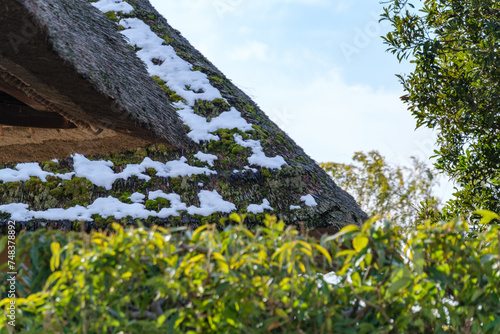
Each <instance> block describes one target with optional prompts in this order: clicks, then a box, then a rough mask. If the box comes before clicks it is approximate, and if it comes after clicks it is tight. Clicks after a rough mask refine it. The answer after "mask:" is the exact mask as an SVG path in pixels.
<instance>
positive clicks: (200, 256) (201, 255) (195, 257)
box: [187, 254, 205, 263]
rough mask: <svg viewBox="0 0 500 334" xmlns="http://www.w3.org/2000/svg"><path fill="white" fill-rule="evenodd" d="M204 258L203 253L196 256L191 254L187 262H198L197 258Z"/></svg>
mask: <svg viewBox="0 0 500 334" xmlns="http://www.w3.org/2000/svg"><path fill="white" fill-rule="evenodd" d="M204 258H205V254H198V255H196V256H193V257H192V258H190V259H189V260H188V261H187V263H193V262H198V260H201V259H204Z"/></svg>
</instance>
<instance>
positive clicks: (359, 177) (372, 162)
mask: <svg viewBox="0 0 500 334" xmlns="http://www.w3.org/2000/svg"><path fill="white" fill-rule="evenodd" d="M352 159H353V163H352V164H340V163H333V162H328V163H323V164H321V167H322V168H323V169H324V170H325V171H326V172H327V173H329V174H330V175H331V176H332V177H333V179H334V180H335V182H336V183H337V184H338V185H339V186H340V187H341V188H342V189H344V190H346V191H347V192H348V193H349V194H351V195H353V196H354V198H355V199H356V201H357V202H358V204H359V205H360V206H361V208H362V209H363V210H365V212H366V213H367V214H368V216H370V217H374V216H376V215H387V214H389V215H390V216H391V218H392V219H394V220H395V221H398V222H401V223H410V222H413V221H415V220H416V219H417V217H419V216H420V217H421V216H422V215H425V216H424V217H422V218H431V217H429V215H432V217H434V216H436V215H437V209H438V205H439V201H438V200H437V199H435V198H434V197H433V196H432V188H433V186H435V185H436V184H437V179H436V177H435V176H434V175H433V174H432V172H431V170H430V169H429V168H428V167H427V166H426V165H425V163H423V162H421V161H419V160H417V159H416V158H412V165H411V167H401V166H391V165H390V164H389V163H387V161H386V160H385V158H384V157H383V156H382V155H380V153H379V152H377V151H371V152H369V153H368V154H366V153H363V152H356V153H355V154H354V156H353V158H352Z"/></svg>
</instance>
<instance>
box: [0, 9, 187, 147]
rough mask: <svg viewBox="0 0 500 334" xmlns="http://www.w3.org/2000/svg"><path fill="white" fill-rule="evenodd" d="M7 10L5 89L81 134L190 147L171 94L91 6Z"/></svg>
mask: <svg viewBox="0 0 500 334" xmlns="http://www.w3.org/2000/svg"><path fill="white" fill-rule="evenodd" d="M2 4H3V6H2V7H3V8H2V10H1V11H0V45H1V46H2V47H0V84H1V85H4V86H7V87H10V89H11V90H15V91H17V92H18V93H19V94H22V95H24V96H26V98H27V99H31V100H32V101H33V102H34V103H37V104H40V105H42V106H43V107H45V108H46V109H48V110H49V111H50V112H56V113H58V114H60V115H62V116H63V117H64V118H65V119H67V120H68V121H70V122H71V123H74V124H75V125H77V126H78V127H80V128H86V129H91V130H93V131H94V132H100V130H101V129H111V130H115V131H118V132H121V133H126V134H128V135H131V136H136V137H140V138H156V139H158V140H160V141H165V142H168V143H169V144H171V145H172V146H174V147H184V146H186V145H187V143H188V140H187V138H186V137H185V131H184V128H183V125H182V123H181V122H180V120H179V118H178V115H177V114H176V112H175V110H174V109H173V107H172V106H171V104H170V102H169V100H168V98H167V96H166V94H165V93H164V92H163V91H162V90H161V89H160V88H159V87H158V85H157V84H156V83H155V82H154V80H153V79H151V78H150V77H149V76H148V74H147V70H146V69H145V65H144V64H143V63H142V62H141V61H140V60H139V59H138V58H137V57H136V56H135V53H134V51H133V50H131V48H130V46H129V45H127V43H126V42H125V41H124V39H123V37H122V36H121V35H120V34H119V32H118V30H117V27H116V25H115V24H113V22H111V21H109V20H108V19H107V18H106V17H104V16H102V15H101V13H100V12H99V11H98V10H97V9H95V8H93V7H92V6H91V5H90V4H89V3H88V2H87V1H83V0H76V1H64V2H61V1H52V0H40V1H39V0H37V1H32V0H5V1H2ZM24 102H26V101H24ZM0 123H1V120H0ZM54 139H56V138H54ZM21 153H22V152H21Z"/></svg>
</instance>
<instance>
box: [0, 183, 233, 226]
mask: <svg viewBox="0 0 500 334" xmlns="http://www.w3.org/2000/svg"><path fill="white" fill-rule="evenodd" d="M135 194H138V193H135ZM135 194H134V195H135ZM138 195H142V194H138ZM132 196H133V195H132ZM132 196H131V199H132ZM142 196H144V195H142ZM137 197H140V196H137ZM144 197H145V196H144ZM148 197H149V199H151V200H155V199H157V198H160V197H161V198H165V199H167V200H168V201H170V207H169V208H162V209H161V210H160V212H156V211H151V210H147V209H146V208H145V206H144V204H142V203H133V204H127V203H123V202H121V201H120V200H119V199H118V198H115V197H112V196H108V197H100V198H97V199H96V200H95V201H94V203H92V204H90V205H89V206H88V207H83V206H80V205H77V206H74V207H71V208H68V209H62V208H53V209H48V210H46V211H33V210H29V206H28V204H23V203H11V204H4V205H0V212H5V213H9V214H10V215H11V219H12V220H15V221H28V220H31V219H47V220H53V221H60V220H83V221H92V215H99V216H101V217H104V218H107V217H115V218H116V219H122V218H125V217H131V218H133V219H136V218H139V219H147V218H148V217H158V218H167V217H170V216H178V215H179V212H180V211H186V210H187V211H188V213H189V214H192V215H194V214H197V215H202V216H209V215H211V214H213V213H216V212H221V213H229V212H231V211H234V210H236V207H235V205H234V204H232V203H230V202H227V201H224V199H223V198H222V196H221V195H219V194H218V193H217V191H215V190H213V191H207V190H201V191H200V193H199V194H198V197H199V199H200V207H199V208H198V207H195V206H190V207H187V206H186V204H185V203H182V201H181V197H180V196H179V195H178V194H175V193H171V194H165V193H164V192H163V191H161V190H157V191H152V192H150V193H149V196H148ZM143 199H144V198H143Z"/></svg>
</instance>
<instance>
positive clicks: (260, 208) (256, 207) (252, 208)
mask: <svg viewBox="0 0 500 334" xmlns="http://www.w3.org/2000/svg"><path fill="white" fill-rule="evenodd" d="M264 210H271V211H272V210H273V208H272V207H271V206H270V205H269V201H268V200H267V199H265V198H264V200H263V201H262V204H250V205H249V206H248V208H247V211H248V212H251V213H262V212H264Z"/></svg>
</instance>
